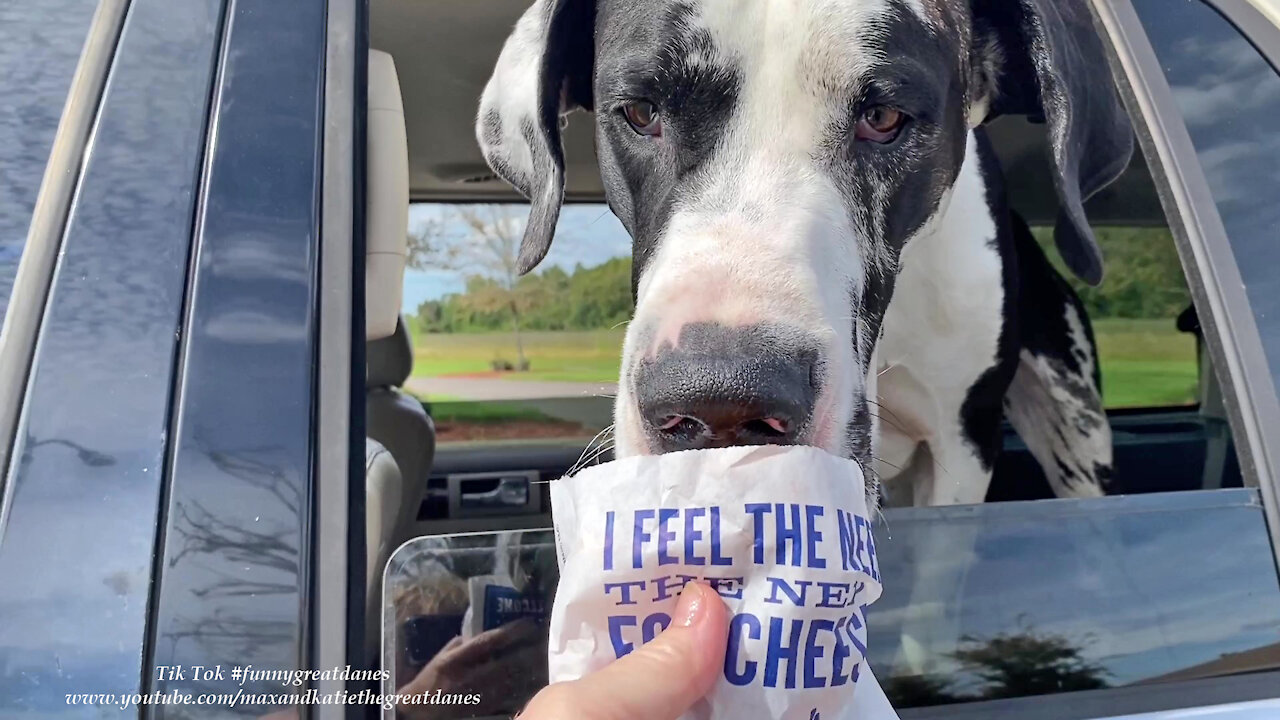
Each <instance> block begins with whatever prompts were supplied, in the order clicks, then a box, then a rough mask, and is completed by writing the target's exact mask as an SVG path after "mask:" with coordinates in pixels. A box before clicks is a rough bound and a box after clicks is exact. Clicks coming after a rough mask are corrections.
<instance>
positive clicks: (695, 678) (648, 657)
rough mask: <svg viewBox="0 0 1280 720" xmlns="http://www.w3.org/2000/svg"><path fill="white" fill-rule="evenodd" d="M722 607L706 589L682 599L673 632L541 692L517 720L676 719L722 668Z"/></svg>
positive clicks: (692, 589)
mask: <svg viewBox="0 0 1280 720" xmlns="http://www.w3.org/2000/svg"><path fill="white" fill-rule="evenodd" d="M728 638H729V618H728V608H726V607H725V604H724V601H723V600H721V599H720V596H719V595H718V594H717V593H716V592H715V590H713V589H712V588H711V587H710V586H708V585H707V584H705V583H702V582H691V583H689V584H688V585H686V586H685V587H684V591H683V592H681V593H680V601H679V603H678V604H677V605H676V610H675V612H674V613H672V615H671V625H670V626H669V627H668V628H667V629H666V630H664V631H663V632H662V633H661V634H660V635H658V637H656V638H654V639H653V641H651V642H648V643H645V644H644V645H641V646H640V647H638V648H636V649H635V650H634V651H632V652H631V653H630V654H629V655H627V656H625V657H623V658H620V659H618V660H615V661H613V662H612V663H610V664H609V665H607V666H605V667H604V668H602V669H600V670H598V671H596V672H594V673H592V674H590V675H587V676H585V677H582V678H580V679H578V680H573V681H571V682H562V683H556V684H554V685H549V686H547V687H546V688H543V690H542V691H541V692H539V693H538V694H537V695H535V696H534V697H533V700H531V701H529V704H528V705H527V706H526V707H525V709H524V712H522V713H520V715H519V716H518V718H519V720H564V718H574V720H676V718H678V717H679V716H680V715H682V714H683V713H684V712H685V711H686V710H688V709H689V708H691V707H692V706H693V704H694V703H696V702H697V701H698V700H700V699H701V698H702V697H703V696H705V695H706V694H707V692H709V691H710V690H711V687H712V685H714V684H715V681H716V678H718V677H719V676H720V672H721V669H722V668H723V667H724V654H725V645H726V643H727V642H728Z"/></svg>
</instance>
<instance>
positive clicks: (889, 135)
mask: <svg viewBox="0 0 1280 720" xmlns="http://www.w3.org/2000/svg"><path fill="white" fill-rule="evenodd" d="M906 123H907V114H906V113H904V112H902V111H901V110H898V109H896V108H891V107H889V106H888V105H875V106H872V107H869V108H867V109H866V110H865V111H863V113H862V116H861V117H859V118H858V124H857V126H856V127H855V128H854V130H853V136H854V137H855V138H857V139H859V140H870V141H871V142H876V143H888V142H893V140H894V138H896V137H898V132H899V131H901V130H902V126H903V125H905V124H906Z"/></svg>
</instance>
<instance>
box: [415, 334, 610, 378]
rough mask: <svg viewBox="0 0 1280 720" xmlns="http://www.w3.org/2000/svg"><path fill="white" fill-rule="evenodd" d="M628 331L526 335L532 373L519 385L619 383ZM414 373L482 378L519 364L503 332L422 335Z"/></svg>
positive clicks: (509, 338)
mask: <svg viewBox="0 0 1280 720" xmlns="http://www.w3.org/2000/svg"><path fill="white" fill-rule="evenodd" d="M624 333H625V330H624V329H622V328H618V329H616V330H590V331H583V332H526V333H524V334H523V340H524V352H525V357H527V358H528V359H529V366H530V369H529V372H524V373H512V374H511V375H510V377H511V379H517V380H561V381H570V382H610V381H614V380H617V379H618V368H619V362H620V358H621V352H620V348H621V347H622V336H623V334H624ZM413 346H414V348H415V351H414V364H413V374H414V375H415V376H420V377H434V376H439V375H458V374H462V373H481V372H487V371H489V370H490V369H491V366H490V363H491V362H492V361H494V360H496V359H503V360H508V361H510V362H512V363H514V362H515V360H516V346H515V339H514V336H513V335H512V334H511V333H509V332H501V333H457V334H447V335H445V334H432V335H421V334H418V333H416V332H415V336H414V339H413Z"/></svg>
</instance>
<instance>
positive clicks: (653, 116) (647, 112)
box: [622, 100, 662, 137]
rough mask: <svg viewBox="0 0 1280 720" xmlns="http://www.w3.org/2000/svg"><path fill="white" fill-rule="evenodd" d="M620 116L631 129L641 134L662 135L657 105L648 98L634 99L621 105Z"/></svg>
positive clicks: (660, 117)
mask: <svg viewBox="0 0 1280 720" xmlns="http://www.w3.org/2000/svg"><path fill="white" fill-rule="evenodd" d="M622 116H623V117H625V118H626V119H627V124H629V125H630V126H631V129H632V130H635V131H636V132H637V133H639V134H641V135H649V136H651V137H658V136H660V135H662V116H661V115H659V114H658V107H657V106H656V105H654V104H653V103H651V102H649V101H648V100H635V101H632V102H629V103H627V104H626V105H623V106H622Z"/></svg>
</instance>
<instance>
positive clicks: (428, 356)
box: [404, 203, 632, 443]
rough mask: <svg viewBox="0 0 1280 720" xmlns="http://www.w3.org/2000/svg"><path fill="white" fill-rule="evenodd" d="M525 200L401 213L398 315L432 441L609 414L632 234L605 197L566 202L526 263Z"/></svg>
mask: <svg viewBox="0 0 1280 720" xmlns="http://www.w3.org/2000/svg"><path fill="white" fill-rule="evenodd" d="M528 214H529V208H528V206H527V205H523V204H520V205H515V204H510V205H449V204H425V203H424V204H419V205H415V206H413V208H411V209H410V211H409V245H410V258H409V262H410V266H411V267H410V270H409V271H408V273H407V274H406V278H405V292H404V316H405V320H406V322H407V325H408V327H409V332H410V334H411V336H412V338H413V347H414V364H413V376H412V377H411V378H410V379H409V381H408V382H407V383H405V387H404V389H405V390H406V391H408V392H410V393H412V394H414V395H416V396H417V397H419V398H421V399H422V400H424V401H425V402H427V403H428V405H429V409H430V412H431V417H432V419H433V420H434V422H435V424H436V432H437V433H438V437H439V440H440V442H442V443H449V442H476V441H486V442H494V441H507V440H547V439H555V438H574V439H583V438H590V437H591V436H593V435H595V434H596V433H597V432H599V431H600V430H602V429H603V428H605V427H606V426H608V425H609V424H610V423H612V417H611V416H612V412H613V396H614V394H616V392H617V381H618V367H619V362H620V360H621V356H622V337H623V335H624V334H625V333H626V323H627V320H629V319H630V318H631V311H632V301H631V239H630V237H629V236H628V235H627V233H626V230H625V229H623V227H622V225H621V224H620V223H619V222H618V220H617V218H615V217H614V216H613V213H611V212H609V209H608V208H607V207H606V206H605V205H604V204H603V203H592V204H582V205H568V206H566V207H565V208H564V209H563V211H562V212H561V214H560V224H559V226H558V228H557V230H556V238H555V243H554V244H553V245H552V246H551V252H550V253H549V254H548V255H547V258H546V259H545V260H544V261H543V262H542V263H541V264H540V265H539V266H538V267H537V269H536V270H534V271H533V272H532V273H530V274H528V275H526V276H524V277H521V276H519V275H518V274H517V272H516V266H515V259H516V255H517V252H518V250H519V247H520V239H521V237H522V236H523V233H524V224H525V219H526V217H527V216H528Z"/></svg>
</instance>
